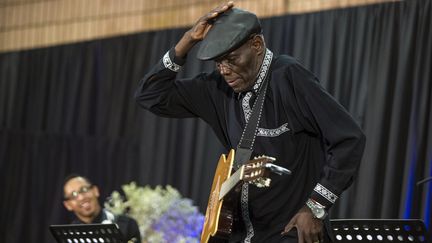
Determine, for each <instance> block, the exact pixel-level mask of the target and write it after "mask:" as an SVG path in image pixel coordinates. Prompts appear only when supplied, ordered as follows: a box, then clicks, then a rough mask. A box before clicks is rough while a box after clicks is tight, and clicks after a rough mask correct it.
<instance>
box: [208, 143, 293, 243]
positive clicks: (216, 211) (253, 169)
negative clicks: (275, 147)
mask: <svg viewBox="0 0 432 243" xmlns="http://www.w3.org/2000/svg"><path fill="white" fill-rule="evenodd" d="M234 154H235V152H234V150H233V149H231V151H230V152H229V154H228V157H225V155H224V154H222V155H221V157H220V159H219V162H218V165H217V168H216V173H215V176H214V178H213V184H212V188H211V191H210V197H209V200H208V204H207V210H206V215H205V219H204V226H203V230H202V233H201V243H208V242H211V243H213V242H220V241H222V240H223V239H228V238H229V237H230V235H231V233H232V231H233V225H234V215H235V213H236V212H234V211H235V209H236V205H237V201H238V198H239V195H238V192H239V191H240V189H239V187H238V186H239V185H241V184H242V183H249V184H252V185H255V186H257V187H268V186H269V185H270V178H269V177H268V175H269V173H270V171H269V170H275V172H276V173H281V171H284V170H286V169H283V168H281V167H278V166H276V165H274V164H272V163H269V162H272V161H275V158H272V157H268V156H265V155H263V156H260V157H256V158H254V159H252V160H249V161H247V162H245V163H243V165H241V166H240V167H239V168H238V169H237V170H236V171H235V173H233V168H232V167H233V164H234ZM287 171H288V170H287ZM288 172H289V171H288ZM289 173H290V172H289ZM235 188H237V190H236V189H235ZM236 220H238V218H236Z"/></svg>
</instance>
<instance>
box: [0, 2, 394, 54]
mask: <svg viewBox="0 0 432 243" xmlns="http://www.w3.org/2000/svg"><path fill="white" fill-rule="evenodd" d="M389 1H395V0H237V1H235V3H236V6H238V7H241V8H244V9H248V10H250V11H253V12H255V13H257V15H258V16H260V17H268V16H274V15H282V14H287V13H304V12H311V11H320V10H326V9H332V8H343V7H349V6H357V5H364V4H372V3H378V2H389ZM221 2H222V3H223V2H224V1H220V0H0V52H4V51H13V50H20V49H29V48H35V47H43V46H50V45H56V44H63V43H71V42H77V41H83V40H90V39H96V38H102V37H110V36H115V35H123V34H128V33H134V32H142V31H147V30H155V29H162V28H172V27H182V26H188V25H191V24H193V23H194V22H195V20H196V19H197V18H198V17H199V16H201V15H202V14H203V13H205V12H206V11H207V10H210V9H211V8H213V7H214V6H217V5H219V4H220V3H221Z"/></svg>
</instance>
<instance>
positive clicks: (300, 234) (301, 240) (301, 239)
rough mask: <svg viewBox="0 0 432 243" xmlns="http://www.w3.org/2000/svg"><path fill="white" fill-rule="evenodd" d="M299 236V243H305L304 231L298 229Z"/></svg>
mask: <svg viewBox="0 0 432 243" xmlns="http://www.w3.org/2000/svg"><path fill="white" fill-rule="evenodd" d="M297 235H298V243H305V239H304V237H303V231H301V230H299V229H297Z"/></svg>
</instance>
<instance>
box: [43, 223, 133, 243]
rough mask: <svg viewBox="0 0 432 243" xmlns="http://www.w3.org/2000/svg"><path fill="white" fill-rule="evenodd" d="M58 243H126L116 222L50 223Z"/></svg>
mask: <svg viewBox="0 0 432 243" xmlns="http://www.w3.org/2000/svg"><path fill="white" fill-rule="evenodd" d="M49 228H50V231H51V233H52V235H53V236H54V238H55V239H56V240H57V242H58V243H124V242H123V240H122V239H123V236H122V233H121V232H120V230H119V228H118V226H117V225H116V224H65V225H50V227H49Z"/></svg>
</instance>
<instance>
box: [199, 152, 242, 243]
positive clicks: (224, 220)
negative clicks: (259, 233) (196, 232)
mask: <svg viewBox="0 0 432 243" xmlns="http://www.w3.org/2000/svg"><path fill="white" fill-rule="evenodd" d="M234 153H235V152H234V150H233V149H231V151H230V152H229V154H228V157H225V155H224V154H222V155H221V157H220V159H219V162H218V165H217V168H216V172H215V176H214V178H213V184H212V187H211V191H210V196H209V200H208V205H207V210H206V215H205V220H204V226H203V230H202V233H201V243H207V242H217V239H218V238H219V239H228V237H229V235H230V234H231V233H232V226H233V220H234V219H233V211H232V205H231V203H232V202H230V199H228V198H226V197H224V198H222V199H219V194H220V191H221V187H222V183H224V182H225V181H226V180H227V179H228V178H229V177H230V176H231V172H232V166H233V163H234ZM224 201H225V202H224Z"/></svg>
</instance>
